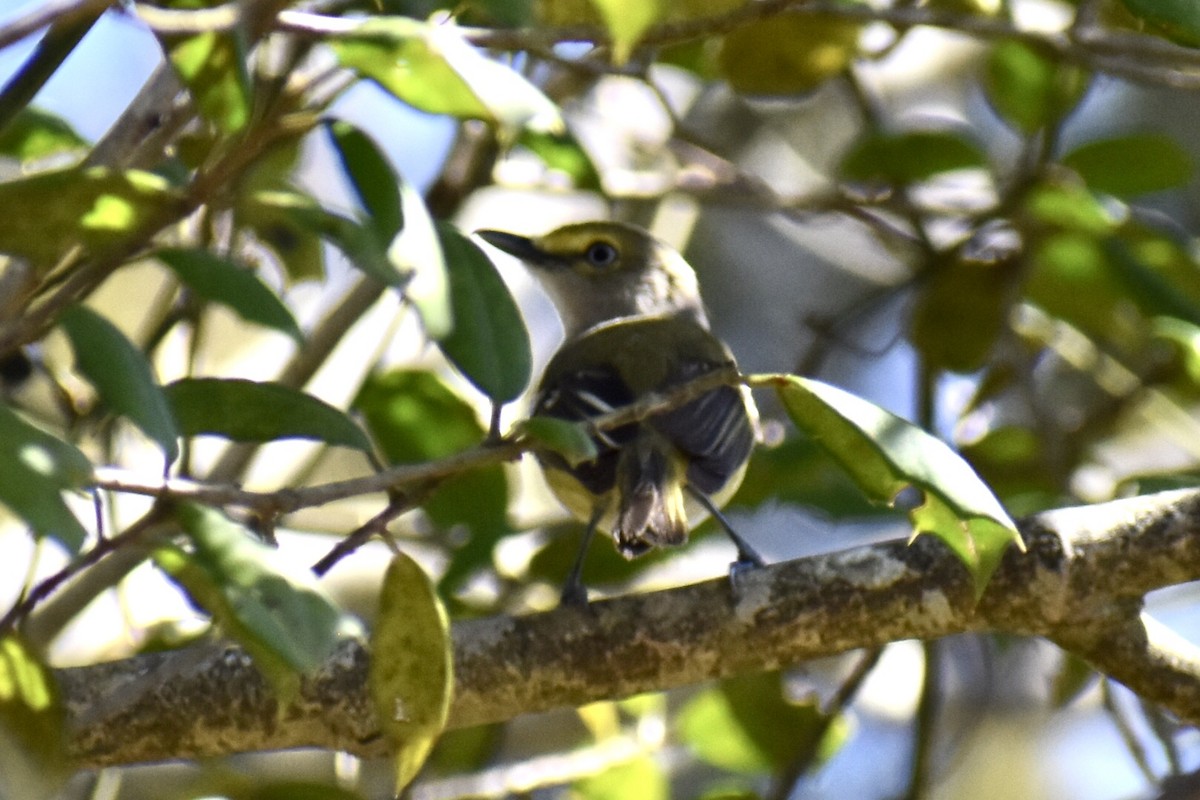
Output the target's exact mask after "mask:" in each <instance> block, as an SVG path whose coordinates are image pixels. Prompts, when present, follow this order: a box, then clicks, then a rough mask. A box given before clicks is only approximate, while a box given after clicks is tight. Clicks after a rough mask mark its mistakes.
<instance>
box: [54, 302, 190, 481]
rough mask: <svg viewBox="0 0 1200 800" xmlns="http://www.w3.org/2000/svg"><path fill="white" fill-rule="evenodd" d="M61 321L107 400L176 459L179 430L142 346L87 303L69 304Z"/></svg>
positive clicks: (169, 458)
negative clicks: (133, 341)
mask: <svg viewBox="0 0 1200 800" xmlns="http://www.w3.org/2000/svg"><path fill="white" fill-rule="evenodd" d="M60 324H61V325H62V328H63V330H64V331H65V332H66V334H67V336H68V338H70V340H71V348H72V349H73V350H74V351H75V363H76V366H77V367H78V368H79V371H80V372H82V373H83V374H84V376H85V377H86V378H87V379H88V381H89V382H91V384H92V386H94V387H96V393H97V394H99V395H100V399H101V400H102V401H103V402H104V404H105V405H106V406H108V408H109V409H110V410H112V411H113V413H116V414H120V415H121V416H123V417H126V418H127V419H129V421H130V422H132V423H133V424H134V425H136V426H137V427H138V429H139V430H141V431H142V433H144V434H146V435H147V436H148V437H150V438H151V439H153V440H154V441H155V442H156V443H157V444H158V446H159V447H160V448H162V451H163V454H164V455H165V456H166V457H167V461H168V462H171V461H174V460H175V458H176V456H178V455H179V443H178V442H177V441H176V439H178V438H179V430H178V428H177V427H176V425H175V417H174V416H173V415H172V414H171V407H170V406H169V405H168V404H167V399H166V397H165V396H164V395H163V390H162V387H161V386H159V385H158V380H157V379H155V377H154V374H153V373H152V372H151V370H150V364H149V362H147V361H146V357H145V356H144V355H143V354H142V351H141V350H139V349H138V348H136V347H134V345H133V343H132V342H130V341H129V340H128V339H126V338H125V334H123V333H121V331H119V330H118V329H117V326H115V325H113V324H112V323H111V322H109V321H108V320H107V319H105V318H104V317H102V316H100V315H99V314H97V313H96V312H95V311H92V310H91V309H89V308H87V307H86V306H72V307H71V308H69V309H67V310H66V312H64V313H63V315H62V318H61V320H60Z"/></svg>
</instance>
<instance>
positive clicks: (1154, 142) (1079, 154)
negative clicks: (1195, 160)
mask: <svg viewBox="0 0 1200 800" xmlns="http://www.w3.org/2000/svg"><path fill="white" fill-rule="evenodd" d="M1062 162H1063V164H1065V165H1066V166H1068V167H1070V168H1071V169H1073V170H1075V171H1076V172H1078V173H1079V175H1080V177H1082V178H1083V179H1084V181H1086V182H1087V185H1088V188H1089V189H1091V190H1092V191H1094V192H1101V193H1103V194H1111V195H1114V196H1116V197H1132V196H1135V195H1139V194H1146V193H1147V192H1157V191H1160V190H1162V189H1170V188H1171V187H1173V186H1180V185H1182V184H1184V183H1186V182H1187V180H1188V178H1190V177H1191V174H1192V161H1191V158H1190V157H1189V156H1188V154H1187V153H1185V152H1184V151H1183V149H1182V148H1180V146H1179V145H1178V144H1177V143H1176V142H1175V140H1174V139H1171V138H1170V137H1169V136H1163V135H1160V134H1153V133H1149V134H1137V135H1134V136H1122V137H1120V138H1117V139H1101V140H1099V141H1095V142H1089V143H1088V144H1085V145H1083V146H1081V147H1078V148H1076V149H1075V150H1073V151H1071V152H1070V153H1068V154H1067V155H1066V156H1064V157H1063V159H1062Z"/></svg>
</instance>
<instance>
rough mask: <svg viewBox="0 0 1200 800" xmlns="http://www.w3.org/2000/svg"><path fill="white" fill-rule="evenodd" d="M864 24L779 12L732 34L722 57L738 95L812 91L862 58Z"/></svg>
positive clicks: (726, 39)
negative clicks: (856, 57) (859, 51)
mask: <svg viewBox="0 0 1200 800" xmlns="http://www.w3.org/2000/svg"><path fill="white" fill-rule="evenodd" d="M861 30H862V23H860V22H858V21H857V20H852V19H844V18H841V17H837V16H833V15H827V14H776V15H773V16H771V17H768V18H766V19H758V20H752V21H750V22H748V23H743V24H740V25H738V26H737V27H735V28H734V29H733V30H731V31H730V32H729V33H728V34H726V35H725V37H724V38H723V39H722V42H721V51H720V54H719V55H718V57H717V63H718V65H719V67H720V70H721V74H722V76H724V77H725V79H726V80H727V81H729V85H730V86H732V87H733V89H734V91H737V92H742V93H744V94H752V95H764V96H768V97H770V96H786V95H797V94H803V93H805V92H810V91H812V90H814V89H816V88H817V87H818V86H820V85H821V84H823V83H824V82H825V81H827V80H829V79H830V78H832V77H834V76H835V75H839V74H841V73H842V72H843V71H844V70H845V69H846V67H847V66H848V65H849V64H850V63H851V61H853V60H854V57H855V56H856V55H858V42H859V33H860V32H861Z"/></svg>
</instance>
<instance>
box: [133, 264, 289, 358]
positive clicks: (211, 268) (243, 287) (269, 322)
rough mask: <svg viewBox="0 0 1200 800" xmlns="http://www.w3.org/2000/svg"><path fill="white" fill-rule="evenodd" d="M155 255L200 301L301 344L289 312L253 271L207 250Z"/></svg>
mask: <svg viewBox="0 0 1200 800" xmlns="http://www.w3.org/2000/svg"><path fill="white" fill-rule="evenodd" d="M156 255H157V256H158V258H159V260H160V261H162V262H163V263H164V264H166V265H167V266H168V267H170V268H171V269H172V270H174V271H175V274H176V275H178V276H179V279H180V280H181V281H183V282H184V283H186V284H187V285H188V287H189V288H191V289H192V291H194V292H195V293H196V294H198V295H200V296H201V297H203V298H204V299H206V300H212V301H213V302H217V303H222V304H224V305H227V306H229V307H230V308H231V309H233V310H234V311H235V312H237V314H238V316H240V317H241V318H242V319H244V320H246V321H247V322H256V323H258V324H259V325H265V326H267V327H268V328H274V329H275V330H278V331H282V332H284V333H286V334H287V335H288V336H291V337H292V338H293V339H295V340H296V342H297V343H300V342H302V340H303V336H302V334H301V333H300V328H299V326H297V325H296V319H295V317H293V316H292V312H291V311H289V310H288V308H287V306H285V305H284V304H283V302H282V301H281V300H280V299H279V298H278V297H277V296H276V295H275V293H274V292H272V291H271V290H270V289H269V288H267V285H266V284H265V283H263V282H262V280H260V279H259V277H258V276H257V275H255V274H254V272H253V271H251V270H249V269H246V268H244V267H240V266H238V265H237V264H234V263H233V262H231V261H229V260H228V259H225V258H222V257H221V256H219V255H217V254H216V253H213V252H211V251H208V250H200V249H192V250H185V249H181V248H167V249H165V250H159V251H158V253H157V254H156Z"/></svg>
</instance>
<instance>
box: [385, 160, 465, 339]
mask: <svg viewBox="0 0 1200 800" xmlns="http://www.w3.org/2000/svg"><path fill="white" fill-rule="evenodd" d="M400 203H401V207H402V208H403V210H404V230H403V231H401V232H400V235H399V236H397V237H396V239H395V240H394V241H393V242H392V246H391V247H390V248H388V259H389V260H390V261H391V263H392V264H393V265H394V266H395V268H396V269H397V270H399V271H400V272H401V273H402V274H404V275H407V276H409V278H408V283H407V284H405V287H404V296H405V297H407V298H408V299H409V301H411V302H412V304H413V307H414V308H416V309H417V313H418V314H420V316H421V325H422V326H423V327H424V328H425V334H426V335H427V336H428V337H429V338H431V339H442V338H444V337H445V336H447V335H448V334H449V333H450V331H451V330H453V328H454V309H453V308H452V306H451V303H450V275H449V274H448V272H447V270H446V259H445V256H444V255H443V254H442V244H441V241H440V238H439V236H438V231H437V227H436V226H435V225H434V221H433V217H431V216H430V214H429V209H427V208H426V207H425V201H424V200H423V199H422V198H421V195H420V194H419V193H418V192H417V191H416V189H414V188H413V187H412V186H411V185H410V184H409V183H408V182H407V181H401V182H400Z"/></svg>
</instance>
